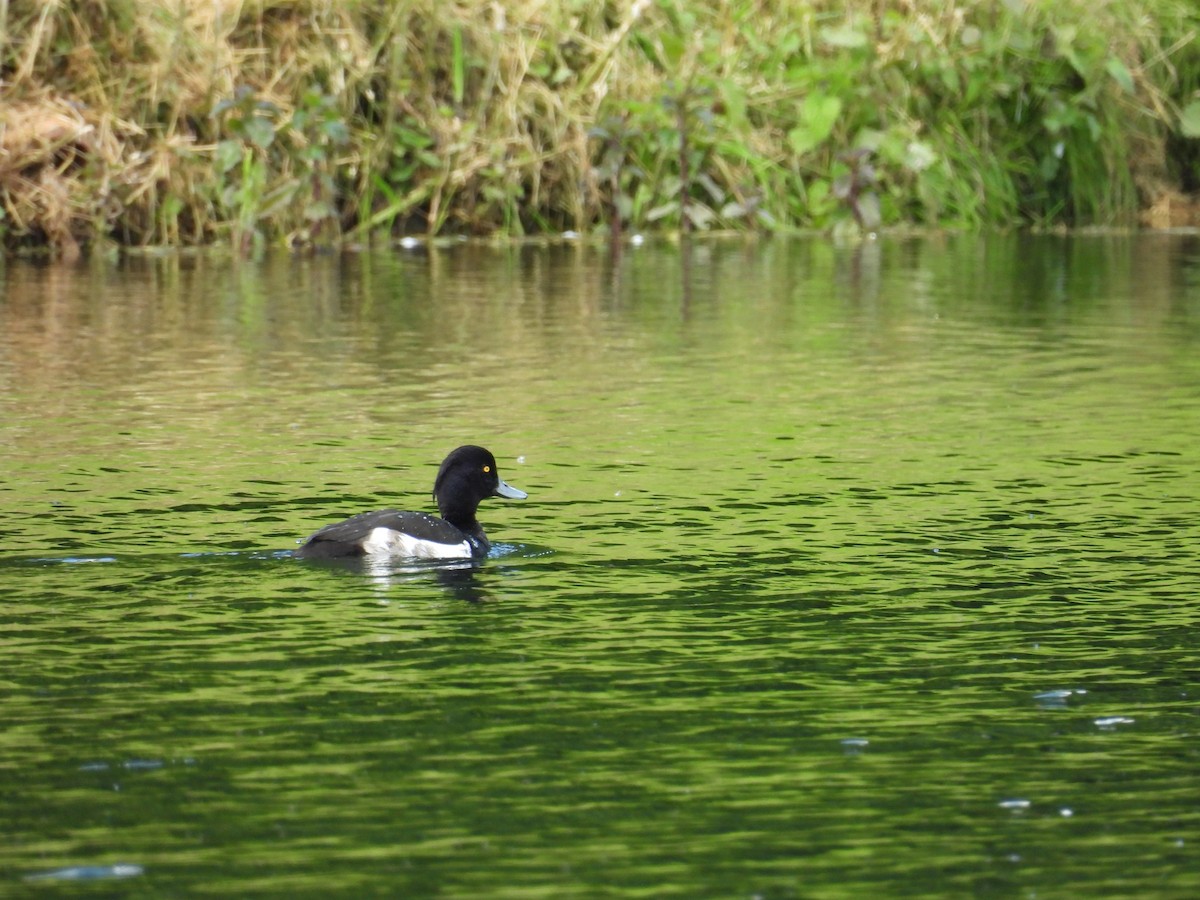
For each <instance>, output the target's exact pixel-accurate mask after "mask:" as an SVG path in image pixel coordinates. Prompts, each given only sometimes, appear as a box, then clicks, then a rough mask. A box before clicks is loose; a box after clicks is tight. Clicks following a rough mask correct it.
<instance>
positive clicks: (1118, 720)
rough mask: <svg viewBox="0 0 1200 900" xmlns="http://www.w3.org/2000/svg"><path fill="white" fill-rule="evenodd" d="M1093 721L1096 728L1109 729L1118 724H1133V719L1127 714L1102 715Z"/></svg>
mask: <svg viewBox="0 0 1200 900" xmlns="http://www.w3.org/2000/svg"><path fill="white" fill-rule="evenodd" d="M1093 721H1094V724H1095V725H1096V726H1097V727H1098V728H1106V729H1110V730H1111V729H1113V728H1116V727H1117V726H1118V725H1132V724H1133V719H1131V718H1129V717H1128V716H1103V717H1101V718H1099V719H1095V720H1093Z"/></svg>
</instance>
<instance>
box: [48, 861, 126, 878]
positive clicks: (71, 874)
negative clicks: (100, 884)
mask: <svg viewBox="0 0 1200 900" xmlns="http://www.w3.org/2000/svg"><path fill="white" fill-rule="evenodd" d="M144 871H145V869H143V868H142V867H141V866H138V865H134V864H132V863H115V864H113V865H111V866H67V867H65V868H62V869H51V870H50V871H48V872H34V873H32V874H30V875H26V876H25V880H26V881H93V880H95V879H100V878H133V877H134V876H136V875H141V874H142V873H143V872H144Z"/></svg>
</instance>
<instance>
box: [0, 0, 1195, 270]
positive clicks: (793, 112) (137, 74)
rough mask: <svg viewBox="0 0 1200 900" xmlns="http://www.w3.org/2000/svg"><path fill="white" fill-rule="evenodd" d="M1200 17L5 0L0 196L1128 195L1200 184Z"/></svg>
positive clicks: (77, 216)
mask: <svg viewBox="0 0 1200 900" xmlns="http://www.w3.org/2000/svg"><path fill="white" fill-rule="evenodd" d="M1197 29H1200V12H1198V11H1197V10H1196V8H1194V4H1191V3H1190V2H1187V0H1124V2H1112V3H1106V4H1100V5H1097V4H1094V3H1091V2H1086V0H1065V2H1062V3H1038V4H1022V3H1005V2H997V3H994V4H993V3H988V4H966V3H958V2H954V0H941V2H935V3H923V4H916V5H913V4H906V3H905V4H902V3H899V2H895V0H892V2H889V0H884V2H876V0H852V2H851V3H849V4H845V3H830V2H823V0H818V2H814V3H811V4H796V3H791V2H784V0H767V2H755V3H751V2H749V0H737V2H731V3H727V4H720V5H717V6H716V8H714V6H713V5H711V4H699V3H695V4H692V3H686V2H683V0H660V2H654V3H652V2H649V0H623V2H616V3H609V4H582V5H580V4H533V3H522V2H509V3H506V4H502V5H501V4H495V3H491V2H484V0H463V2H461V3H458V4H454V5H447V4H443V3H434V2H431V0H412V2H402V3H395V4H393V3H383V2H365V0H361V2H355V3H334V2H332V0H300V2H288V3H284V2H278V0H276V2H272V0H261V2H256V3H252V4H228V3H186V4H167V5H163V4H157V3H145V2H140V0H118V2H115V3H110V4H91V5H88V6H87V7H85V8H83V9H80V8H77V6H76V5H75V4H13V5H10V6H8V7H6V18H5V20H4V21H2V22H0V35H3V36H5V37H7V38H8V40H7V41H6V42H5V43H3V45H2V47H0V52H2V53H3V65H4V71H5V79H4V88H3V90H4V105H3V112H2V113H0V123H2V126H3V131H2V135H0V197H2V201H3V204H4V208H3V212H4V218H3V222H2V223H0V224H2V227H3V230H4V237H5V239H6V241H7V242H8V243H9V244H10V245H13V244H37V243H43V242H44V243H49V244H52V245H55V246H57V247H59V248H61V249H62V250H63V251H64V252H65V253H68V254H70V253H72V252H74V251H75V250H76V249H77V248H78V245H79V243H80V242H81V241H95V240H97V239H104V238H111V239H114V240H116V241H118V242H122V243H131V244H144V243H204V242H209V241H212V240H216V239H225V240H230V241H232V242H233V243H234V244H235V245H238V246H243V247H249V246H254V245H257V244H260V243H262V242H263V241H286V242H289V243H292V244H312V243H328V242H330V241H332V240H333V239H335V238H336V237H338V236H340V235H344V234H347V233H355V234H357V235H359V236H360V237H361V236H366V235H367V234H368V233H371V232H377V231H388V232H398V231H417V232H422V233H441V232H447V231H453V232H464V233H488V232H494V231H502V232H505V233H510V234H519V233H524V232H529V231H557V230H562V229H575V230H580V231H588V230H592V229H596V228H600V227H605V228H611V229H613V230H614V232H615V231H619V230H620V228H622V227H634V228H643V227H651V226H658V227H667V228H695V229H707V228H719V227H756V228H780V227H794V226H801V227H828V226H831V225H835V224H837V223H839V222H844V223H846V224H848V225H852V223H854V222H857V223H858V227H870V226H871V225H873V224H874V223H876V222H878V223H881V224H884V225H886V224H889V223H893V224H894V223H901V222H917V223H930V224H950V225H980V224H1020V223H1026V224H1028V223H1033V224H1057V223H1066V224H1087V223H1105V222H1114V221H1123V220H1126V221H1127V220H1130V219H1131V218H1132V217H1133V215H1134V214H1135V213H1136V211H1137V209H1138V208H1139V206H1144V205H1150V204H1151V203H1153V202H1154V201H1156V200H1157V199H1158V198H1159V197H1160V196H1161V195H1162V194H1163V193H1164V192H1167V191H1172V190H1178V189H1184V190H1187V189H1195V188H1196V187H1197V186H1198V185H1197V183H1196V182H1197V181H1198V177H1197V175H1196V165H1197V158H1198V156H1200V152H1198V151H1197V149H1196V140H1195V137H1196V135H1197V133H1200V98H1198V97H1197V91H1198V90H1200V40H1197V39H1196V38H1195V35H1196V33H1197ZM852 227H854V226H853V225H852Z"/></svg>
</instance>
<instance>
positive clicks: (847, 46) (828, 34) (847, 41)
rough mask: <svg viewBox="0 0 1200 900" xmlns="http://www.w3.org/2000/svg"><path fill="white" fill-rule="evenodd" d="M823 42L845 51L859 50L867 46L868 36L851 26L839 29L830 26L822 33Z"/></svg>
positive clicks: (839, 27) (823, 29)
mask: <svg viewBox="0 0 1200 900" xmlns="http://www.w3.org/2000/svg"><path fill="white" fill-rule="evenodd" d="M820 35H821V40H822V41H823V42H824V43H826V44H828V45H829V46H830V47H840V48H842V49H843V50H857V49H858V48H860V47H865V46H867V36H866V34H864V33H863V32H861V31H859V30H858V29H857V28H852V27H851V26H849V25H840V26H838V27H836V28H835V27H833V26H828V27H826V28H822V29H821V31H820Z"/></svg>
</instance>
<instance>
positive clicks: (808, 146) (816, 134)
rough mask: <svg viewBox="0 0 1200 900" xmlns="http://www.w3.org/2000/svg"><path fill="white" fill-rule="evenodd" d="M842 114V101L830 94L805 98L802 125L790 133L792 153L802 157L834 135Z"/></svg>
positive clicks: (819, 94)
mask: <svg viewBox="0 0 1200 900" xmlns="http://www.w3.org/2000/svg"><path fill="white" fill-rule="evenodd" d="M841 114H842V101H841V100H839V99H838V98H837V97H831V96H830V95H829V94H822V93H820V92H813V93H811V94H809V95H808V96H807V97H805V98H804V104H803V105H802V106H801V107H800V124H799V125H797V126H796V127H795V128H793V129H792V130H791V131H789V132H788V143H790V144H791V146H792V152H794V153H795V154H796V155H797V156H802V155H803V154H805V153H807V152H808V151H809V150H812V149H813V148H814V147H816V146H817V145H819V144H820V143H821V142H823V141H824V140H825V139H826V138H828V137H829V135H830V134H832V133H833V126H834V125H836V124H837V120H838V117H839V116H840V115H841Z"/></svg>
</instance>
